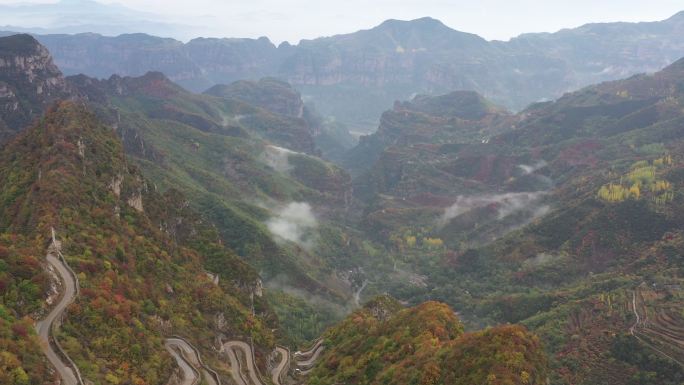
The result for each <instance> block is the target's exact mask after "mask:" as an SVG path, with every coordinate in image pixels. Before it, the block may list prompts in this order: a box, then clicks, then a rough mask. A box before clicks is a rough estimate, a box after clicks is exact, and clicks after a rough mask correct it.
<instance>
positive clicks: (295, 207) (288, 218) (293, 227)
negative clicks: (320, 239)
mask: <svg viewBox="0 0 684 385" xmlns="http://www.w3.org/2000/svg"><path fill="white" fill-rule="evenodd" d="M317 225H318V221H317V220H316V216H315V215H314V213H313V210H312V209H311V205H309V204H308V203H306V202H291V203H289V204H287V205H286V206H285V207H282V208H280V209H277V210H275V216H273V217H272V218H271V219H269V220H268V221H267V222H266V226H267V227H268V230H269V231H270V232H271V233H272V234H273V235H275V236H276V238H279V239H283V240H287V241H291V242H294V243H297V244H299V245H300V246H303V247H310V246H312V245H311V237H312V230H313V229H314V228H316V226H317Z"/></svg>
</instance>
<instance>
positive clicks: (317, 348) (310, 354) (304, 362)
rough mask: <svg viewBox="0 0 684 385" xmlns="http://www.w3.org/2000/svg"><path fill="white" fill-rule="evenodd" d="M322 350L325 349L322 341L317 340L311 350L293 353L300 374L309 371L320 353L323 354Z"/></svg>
mask: <svg viewBox="0 0 684 385" xmlns="http://www.w3.org/2000/svg"><path fill="white" fill-rule="evenodd" d="M323 349H325V346H323V340H322V339H319V340H318V341H316V343H315V344H314V346H312V347H311V349H309V350H307V351H306V352H297V353H295V357H296V358H297V367H298V368H299V370H300V374H301V371H302V370H306V369H311V368H312V367H313V366H314V364H315V363H316V361H317V360H318V356H320V355H321V352H323Z"/></svg>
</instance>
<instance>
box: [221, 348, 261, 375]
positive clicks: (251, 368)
mask: <svg viewBox="0 0 684 385" xmlns="http://www.w3.org/2000/svg"><path fill="white" fill-rule="evenodd" d="M234 348H237V349H240V350H242V351H243V352H244V354H245V357H247V374H248V375H249V379H250V380H251V382H252V385H263V383H262V382H261V380H260V379H259V375H258V374H257V372H256V366H255V364H254V360H253V359H252V357H254V356H253V355H252V347H251V346H249V344H247V343H245V342H242V341H227V342H224V343H223V349H224V350H225V351H226V352H228V357H230V353H231V352H234V351H233V349H234ZM233 355H234V353H233ZM230 364H231V366H233V360H232V358H231V363H230ZM237 367H238V368H239V366H237ZM233 372H234V371H233ZM233 378H235V375H233ZM243 382H244V380H243ZM240 385H245V384H240Z"/></svg>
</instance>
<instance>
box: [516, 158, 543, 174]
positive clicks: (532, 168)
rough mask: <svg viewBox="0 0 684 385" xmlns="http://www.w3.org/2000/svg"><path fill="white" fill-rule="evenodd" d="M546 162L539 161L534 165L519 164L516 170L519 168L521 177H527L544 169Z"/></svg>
mask: <svg viewBox="0 0 684 385" xmlns="http://www.w3.org/2000/svg"><path fill="white" fill-rule="evenodd" d="M546 164H547V163H546V161H545V160H540V161H539V162H537V163H535V164H520V165H518V168H520V169H521V170H522V172H523V175H529V174H532V173H534V172H536V171H537V170H541V169H542V168H544V167H546Z"/></svg>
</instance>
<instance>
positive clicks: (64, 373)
mask: <svg viewBox="0 0 684 385" xmlns="http://www.w3.org/2000/svg"><path fill="white" fill-rule="evenodd" d="M47 261H48V263H49V264H50V265H51V266H52V267H53V268H54V269H55V271H56V272H57V274H58V275H59V278H60V279H61V281H62V285H63V287H64V293H62V298H61V299H60V301H59V303H57V305H55V307H54V308H53V309H52V311H50V313H49V314H48V315H47V317H45V318H44V319H43V320H41V321H39V322H38V323H36V331H37V332H38V337H39V338H40V341H41V347H42V348H43V353H45V355H46V356H47V358H48V360H49V361H50V363H51V364H52V365H53V366H54V367H55V369H56V370H57V373H59V376H60V377H61V378H62V385H78V380H77V379H76V376H75V375H74V372H73V370H71V368H70V367H69V366H67V365H65V364H64V362H62V359H61V357H60V356H59V354H57V352H56V351H55V350H54V349H53V348H52V345H51V344H50V342H49V335H50V329H51V327H52V324H53V323H55V326H56V327H59V322H60V321H59V318H60V317H61V315H62V313H63V312H64V310H65V309H66V308H67V306H69V305H70V304H71V303H72V302H73V301H74V298H75V297H76V282H74V279H73V277H72V276H71V274H70V273H69V270H68V269H67V268H66V266H64V264H63V263H62V261H60V260H59V258H57V257H55V256H54V255H52V254H48V256H47Z"/></svg>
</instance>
